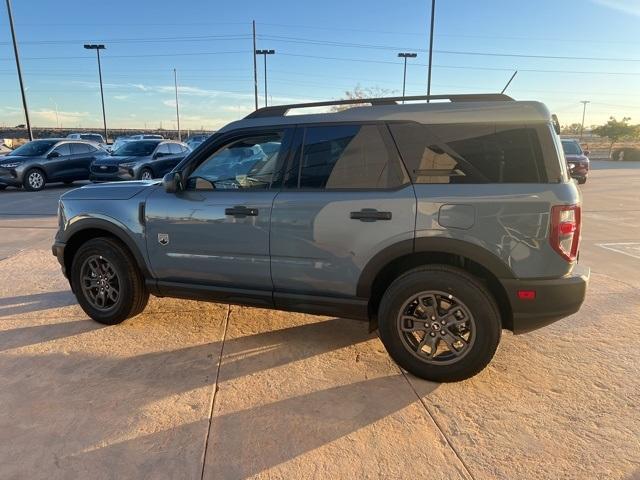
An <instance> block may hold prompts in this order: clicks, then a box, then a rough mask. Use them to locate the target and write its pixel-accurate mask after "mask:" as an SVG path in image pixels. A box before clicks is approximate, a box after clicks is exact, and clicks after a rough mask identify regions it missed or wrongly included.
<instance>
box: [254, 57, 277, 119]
mask: <svg viewBox="0 0 640 480" xmlns="http://www.w3.org/2000/svg"><path fill="white" fill-rule="evenodd" d="M274 53H276V51H275V50H256V55H263V56H264V106H265V107H266V106H267V55H273V54H274Z"/></svg>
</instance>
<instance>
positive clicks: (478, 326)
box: [53, 94, 589, 381]
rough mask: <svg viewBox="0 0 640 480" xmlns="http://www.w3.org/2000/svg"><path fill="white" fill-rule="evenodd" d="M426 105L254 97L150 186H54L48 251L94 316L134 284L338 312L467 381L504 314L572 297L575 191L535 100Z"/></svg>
mask: <svg viewBox="0 0 640 480" xmlns="http://www.w3.org/2000/svg"><path fill="white" fill-rule="evenodd" d="M425 98H426V97H411V98H408V100H424V99H425ZM431 99H432V100H445V99H446V100H450V102H449V103H445V102H436V103H407V104H404V105H401V104H398V103H397V102H398V101H400V100H402V99H401V98H384V99H369V100H358V101H342V102H321V103H315V104H304V105H293V106H292V105H288V106H275V107H268V108H263V109H260V110H257V111H255V112H253V113H252V114H250V115H249V116H248V117H246V118H245V119H243V120H240V121H238V122H234V123H231V124H229V125H227V126H226V127H224V128H223V129H222V130H220V131H219V132H217V133H216V134H215V135H213V136H212V137H211V138H209V139H208V140H207V141H206V142H205V143H204V144H203V145H202V146H201V147H200V148H199V149H197V150H196V151H195V152H193V153H192V154H191V155H190V156H188V157H187V158H185V159H184V160H183V161H182V162H181V163H180V164H179V165H178V166H177V167H176V168H175V169H174V170H173V171H172V172H170V173H169V174H167V175H166V176H165V178H164V180H163V182H162V183H149V182H122V183H119V184H103V185H92V186H87V187H82V188H79V189H76V190H73V191H71V192H69V193H66V194H65V195H64V196H63V197H62V199H61V201H60V210H59V221H60V229H59V231H58V233H57V235H56V239H55V244H54V245H53V253H54V254H55V255H56V256H57V257H58V259H59V261H60V264H61V265H62V269H63V272H65V274H66V275H67V277H68V278H69V281H70V284H71V288H72V290H73V291H74V293H75V295H76V297H77V299H78V302H79V303H80V305H81V306H82V308H83V309H84V310H85V312H86V313H87V314H88V315H89V316H90V317H92V318H93V319H95V320H97V321H98V322H101V323H106V324H116V323H120V322H122V321H123V320H125V319H127V318H129V317H132V316H134V315H136V314H138V313H140V312H141V311H142V310H143V309H144V307H145V305H146V303H147V299H148V297H149V294H153V295H156V296H160V297H163V296H167V297H181V298H192V299H201V300H208V301H220V302H230V303H237V304H243V305H252V306H257V307H265V308H275V309H279V310H287V311H298V312H307V313H313V314H320V315H329V316H340V317H347V318H353V319H359V320H366V321H368V322H370V325H371V328H375V327H378V328H379V333H380V337H381V339H382V341H383V343H384V345H385V347H386V348H387V350H388V352H389V354H390V355H391V356H392V357H393V359H394V360H395V361H396V362H397V363H398V364H399V365H400V366H402V367H403V368H405V369H407V370H408V371H410V372H411V373H414V374H415V375H418V376H420V377H423V378H426V379H430V380H435V381H456V380H461V379H464V378H468V377H470V376H472V375H474V374H476V373H477V372H479V371H480V370H481V369H482V368H483V367H484V366H485V365H487V363H488V362H489V361H490V359H491V358H492V356H493V354H494V352H495V350H496V348H497V346H498V342H499V339H500V334H501V330H502V329H503V328H505V329H509V330H512V331H513V332H515V333H523V332H527V331H529V330H533V329H536V328H539V327H542V326H544V325H547V324H549V323H551V322H553V321H555V320H558V319H560V318H563V317H566V316H567V315H570V314H572V313H574V312H576V311H577V310H578V309H579V308H580V305H581V304H582V302H583V300H584V296H585V289H586V285H587V281H588V277H589V270H588V269H586V268H583V267H579V266H578V265H577V258H578V247H579V241H580V228H581V221H580V213H581V207H580V195H579V192H578V189H577V187H576V185H575V184H574V182H572V181H570V178H569V176H568V174H567V166H566V164H565V162H564V161H563V160H562V159H563V156H562V147H561V145H560V140H559V137H558V135H557V134H556V132H555V131H554V124H553V121H552V117H551V115H550V114H549V112H548V110H547V109H546V107H545V106H544V105H542V104H540V103H537V102H516V101H513V100H512V99H511V98H509V97H506V96H503V95H493V94H489V95H457V96H446V97H445V96H432V97H431ZM352 103H367V104H370V106H365V107H361V108H349V109H346V110H343V111H340V112H336V113H326V114H311V115H295V116H287V115H286V113H287V112H288V111H289V110H291V109H293V108H298V107H300V108H302V107H323V106H329V105H336V104H342V105H349V104H352ZM336 335H339V333H336Z"/></svg>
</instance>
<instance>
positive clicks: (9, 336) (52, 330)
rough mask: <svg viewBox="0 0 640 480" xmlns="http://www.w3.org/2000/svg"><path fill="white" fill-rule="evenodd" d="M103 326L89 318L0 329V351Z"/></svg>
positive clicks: (70, 335)
mask: <svg viewBox="0 0 640 480" xmlns="http://www.w3.org/2000/svg"><path fill="white" fill-rule="evenodd" d="M103 327H104V326H103V325H100V324H99V323H96V322H92V321H89V320H74V321H71V322H62V323H47V324H45V325H34V326H31V327H21V328H13V329H11V330H0V352H3V351H5V350H11V349H13V348H19V347H26V346H27V345H35V344H38V343H44V342H49V341H51V340H58V339H60V338H65V337H72V336H74V335H78V334H81V333H86V332H90V331H92V330H97V329H99V328H103Z"/></svg>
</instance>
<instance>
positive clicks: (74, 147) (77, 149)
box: [71, 143, 93, 155]
mask: <svg viewBox="0 0 640 480" xmlns="http://www.w3.org/2000/svg"><path fill="white" fill-rule="evenodd" d="M92 151H93V148H92V147H91V146H89V145H88V144H86V143H72V144H71V153H72V154H74V155H81V154H83V153H90V152H92Z"/></svg>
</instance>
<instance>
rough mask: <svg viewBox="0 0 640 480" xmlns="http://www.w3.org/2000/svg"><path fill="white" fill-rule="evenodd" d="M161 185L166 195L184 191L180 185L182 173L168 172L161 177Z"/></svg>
mask: <svg viewBox="0 0 640 480" xmlns="http://www.w3.org/2000/svg"><path fill="white" fill-rule="evenodd" d="M162 185H163V186H164V190H165V192H167V193H176V192H179V191H181V190H183V189H184V187H183V185H182V173H180V172H169V173H167V174H166V175H165V176H164V177H162Z"/></svg>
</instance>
